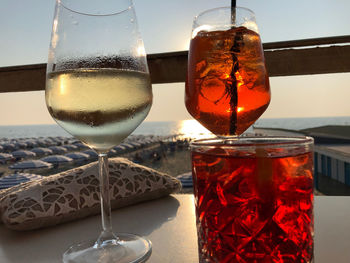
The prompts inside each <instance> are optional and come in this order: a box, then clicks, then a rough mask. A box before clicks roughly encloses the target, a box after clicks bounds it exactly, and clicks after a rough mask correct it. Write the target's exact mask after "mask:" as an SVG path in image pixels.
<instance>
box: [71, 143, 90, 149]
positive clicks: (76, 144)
mask: <svg viewBox="0 0 350 263" xmlns="http://www.w3.org/2000/svg"><path fill="white" fill-rule="evenodd" d="M73 145H75V146H77V147H78V148H79V149H89V146H87V145H85V144H84V143H81V142H75V143H73Z"/></svg>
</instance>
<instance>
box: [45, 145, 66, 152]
mask: <svg viewBox="0 0 350 263" xmlns="http://www.w3.org/2000/svg"><path fill="white" fill-rule="evenodd" d="M49 149H50V150H52V152H53V153H54V154H64V153H66V152H68V150H67V149H66V148H64V147H62V146H50V147H49Z"/></svg>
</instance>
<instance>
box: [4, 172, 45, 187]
mask: <svg viewBox="0 0 350 263" xmlns="http://www.w3.org/2000/svg"><path fill="white" fill-rule="evenodd" d="M41 178H43V177H42V176H41V175H37V174H30V173H15V174H10V175H6V176H4V177H2V178H0V189H6V188H9V187H12V186H15V185H18V184H21V183H25V182H28V181H32V180H38V179H41Z"/></svg>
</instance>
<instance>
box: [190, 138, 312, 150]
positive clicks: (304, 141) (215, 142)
mask: <svg viewBox="0 0 350 263" xmlns="http://www.w3.org/2000/svg"><path fill="white" fill-rule="evenodd" d="M313 143H314V139H313V138H312V137H310V136H244V137H239V138H218V137H217V138H206V139H199V140H195V141H192V142H191V143H190V147H191V149H193V148H196V147H220V148H225V147H228V148H238V149H240V148H246V147H262V148H265V147H271V148H278V147H295V146H300V145H312V144H313Z"/></svg>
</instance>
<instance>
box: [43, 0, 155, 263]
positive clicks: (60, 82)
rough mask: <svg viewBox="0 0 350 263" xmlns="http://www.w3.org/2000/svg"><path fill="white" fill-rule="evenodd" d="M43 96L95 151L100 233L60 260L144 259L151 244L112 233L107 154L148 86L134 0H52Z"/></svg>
mask: <svg viewBox="0 0 350 263" xmlns="http://www.w3.org/2000/svg"><path fill="white" fill-rule="evenodd" d="M45 98H46V104H47V108H48V111H49V112H50V114H51V116H52V117H53V119H54V120H55V121H56V122H57V123H58V124H59V125H60V126H61V127H62V128H64V129H65V130H66V131H67V132H69V133H70V134H72V135H73V136H74V137H76V138H77V139H79V140H81V141H82V142H83V143H85V144H87V145H88V146H89V147H91V148H92V149H94V150H95V151H97V153H98V154H99V162H98V163H99V164H98V165H99V167H98V170H99V178H100V200H101V216H102V232H101V234H100V236H99V237H98V238H97V240H92V241H85V242H82V243H80V244H78V245H74V246H72V247H71V248H70V249H68V250H67V251H66V253H65V254H64V256H63V261H64V262H125V263H127V262H144V261H145V260H146V259H147V258H148V257H149V256H150V253H151V242H150V241H149V240H147V239H145V238H142V237H138V236H136V235H133V234H114V233H113V231H112V221H111V206H110V198H111V193H110V191H109V190H110V189H109V171H108V159H107V152H108V150H110V149H111V148H112V147H114V146H116V145H118V144H119V143H121V142H122V141H123V140H124V139H125V138H126V137H127V136H128V135H129V134H130V133H132V132H133V131H134V130H135V129H136V128H137V126H138V125H139V124H140V123H141V122H142V121H143V120H144V119H145V118H146V116H147V114H148V112H149V110H150V108H151V104H152V88H151V81H150V76H149V71H148V67H147V60H146V54H145V51H144V46H143V42H142V39H141V37H140V34H139V31H138V26H137V21H136V15H135V10H134V6H133V3H132V0H119V1H115V0H101V1H95V0H75V1H72V0H57V1H56V8H55V16H54V21H53V28H52V36H51V44H50V49H49V58H48V64H47V74H46V91H45Z"/></svg>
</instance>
